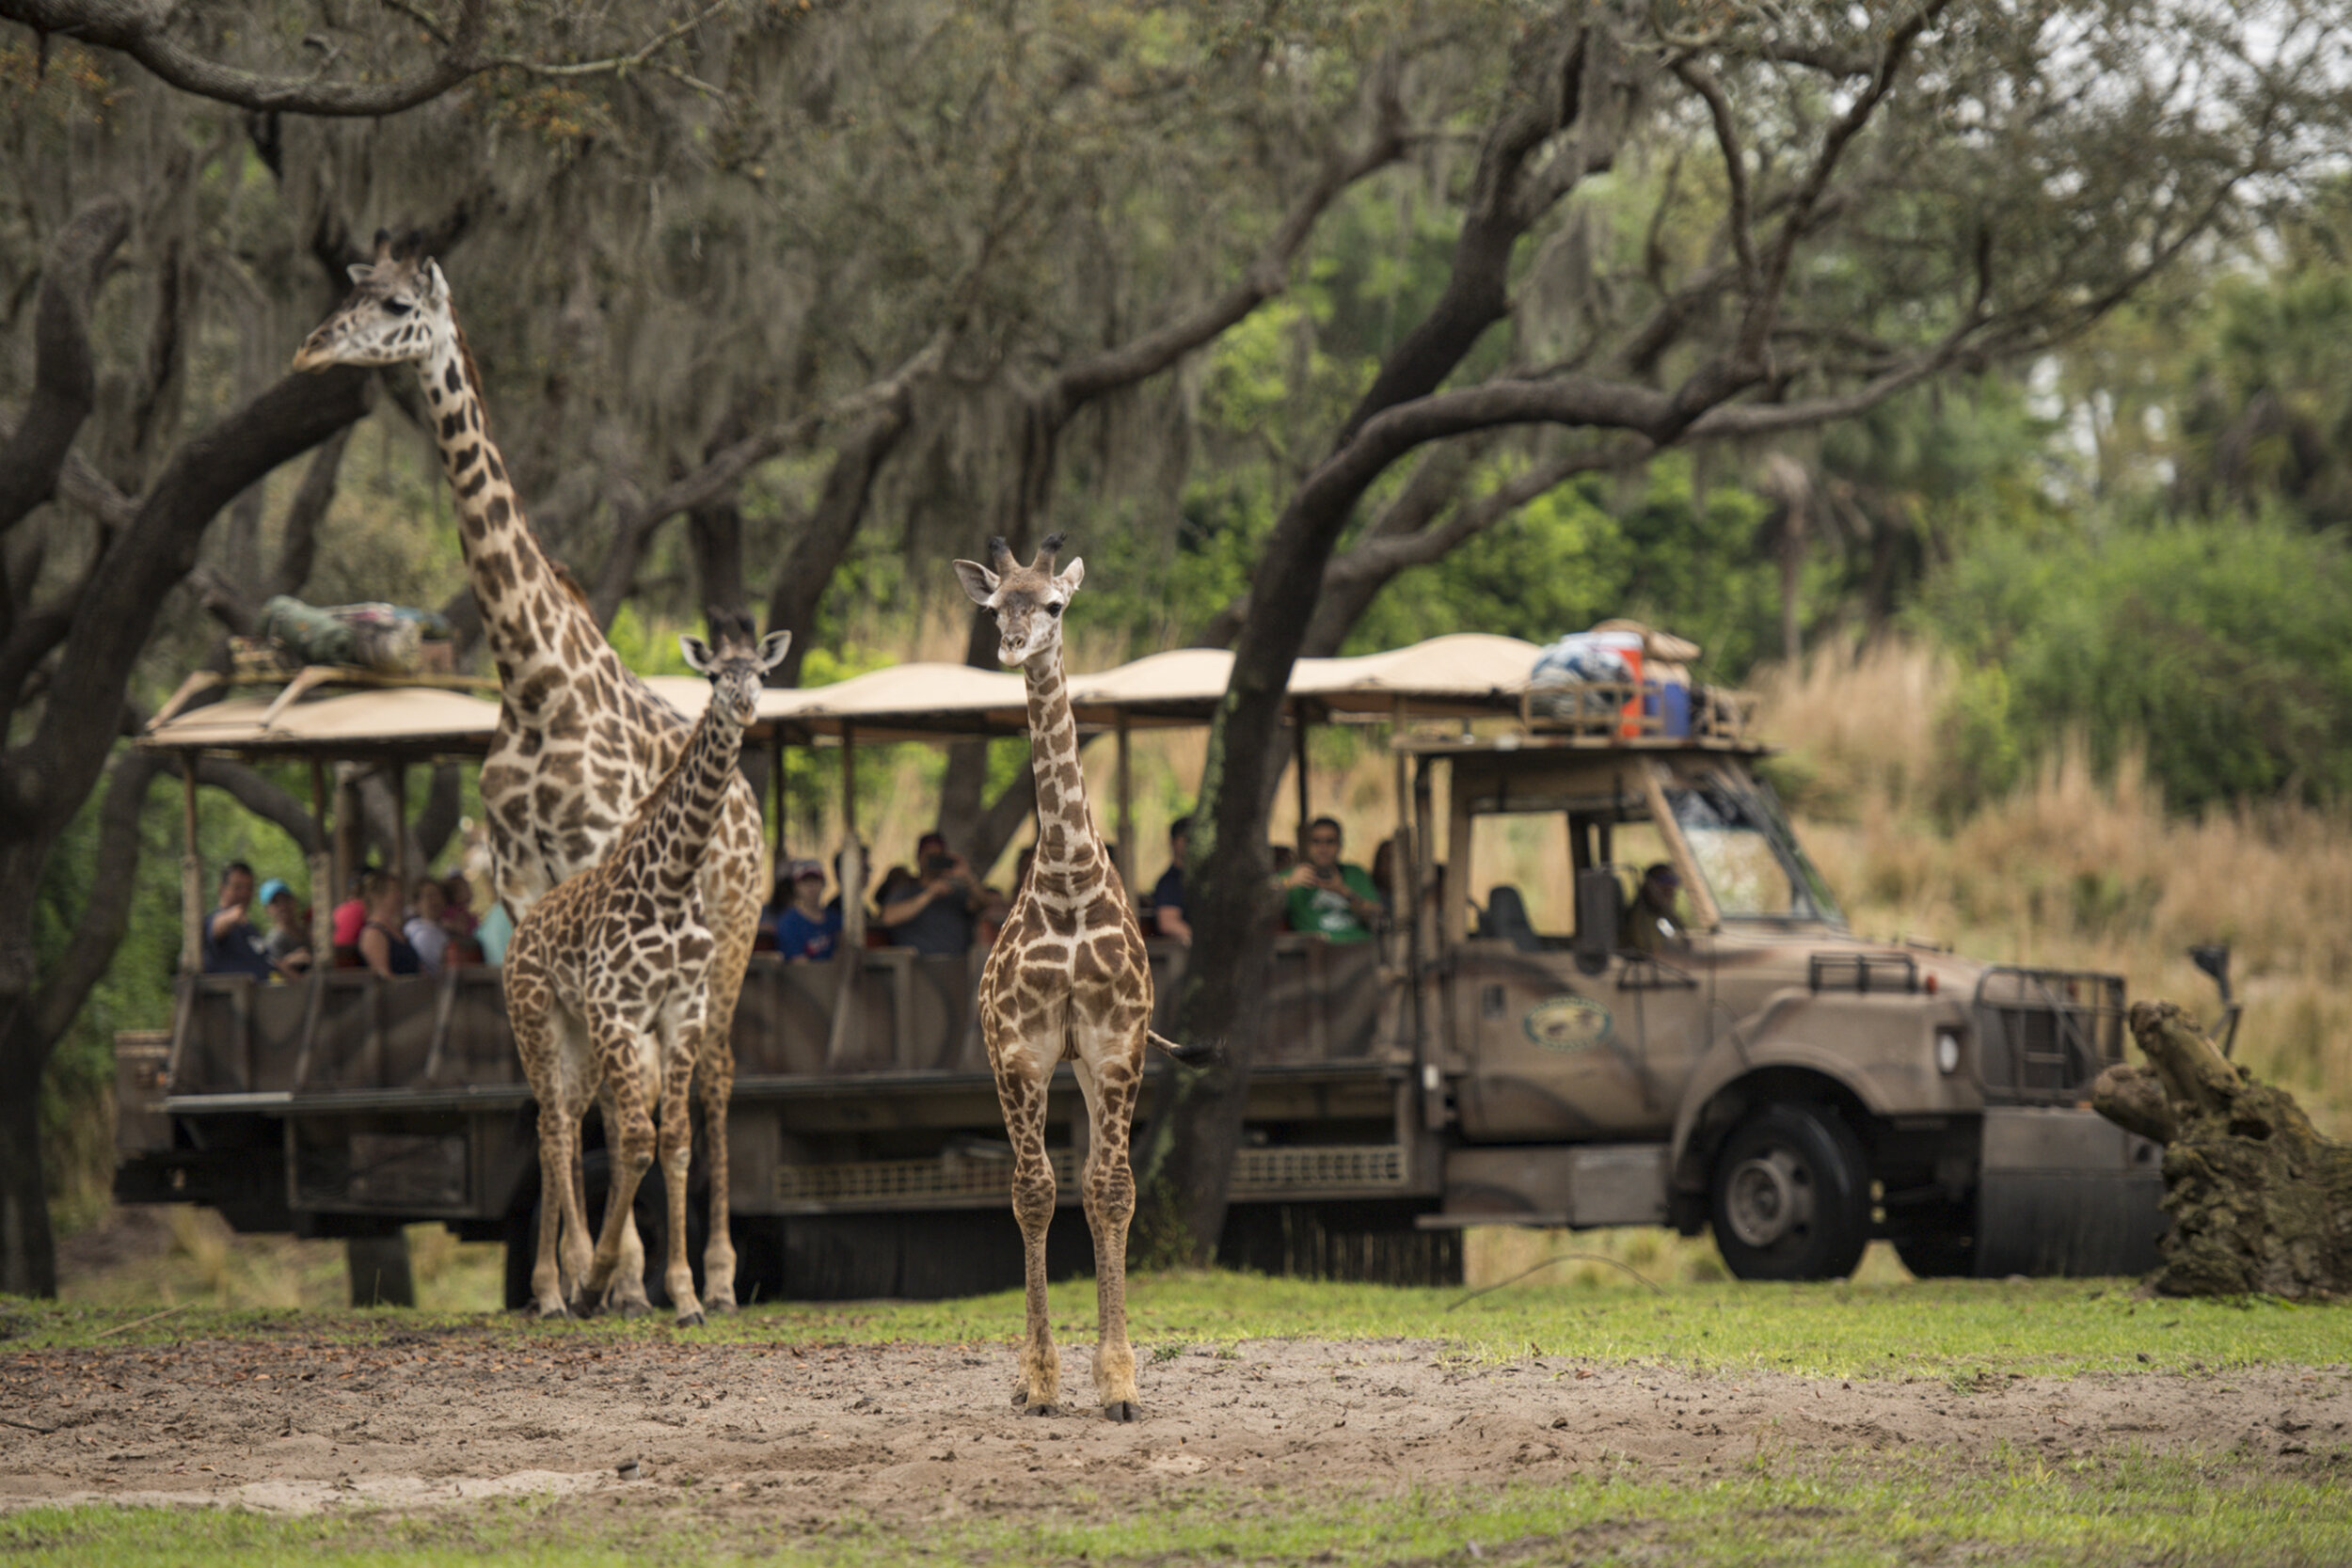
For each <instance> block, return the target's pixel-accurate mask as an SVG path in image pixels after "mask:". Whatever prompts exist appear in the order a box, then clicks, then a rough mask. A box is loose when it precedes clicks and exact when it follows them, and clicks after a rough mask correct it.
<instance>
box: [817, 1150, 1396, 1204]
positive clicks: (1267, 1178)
mask: <svg viewBox="0 0 2352 1568" xmlns="http://www.w3.org/2000/svg"><path fill="white" fill-rule="evenodd" d="M1047 1158H1048V1159H1049V1160H1050V1161H1051V1162H1052V1164H1053V1166H1054V1185H1055V1187H1056V1188H1057V1189H1058V1190H1059V1192H1060V1193H1061V1194H1062V1195H1063V1196H1075V1195H1076V1192H1077V1185H1078V1156H1077V1154H1076V1152H1075V1151H1074V1150H1072V1149H1067V1148H1058V1149H1055V1150H1052V1151H1051V1152H1050V1153H1049V1154H1048V1155H1047ZM1405 1177H1406V1167H1405V1149H1404V1147H1403V1146H1402V1145H1399V1144H1332V1145H1308V1146H1303V1147H1291V1148H1245V1149H1243V1150H1241V1151H1240V1152H1239V1153H1237V1154H1235V1155H1234V1156H1233V1186H1232V1195H1233V1196H1235V1197H1237V1198H1238V1197H1256V1198H1274V1197H1286V1196H1306V1195H1308V1194H1311V1193H1314V1192H1318V1191H1321V1190H1325V1189H1332V1188H1342V1189H1347V1190H1350V1191H1357V1190H1360V1189H1364V1188H1381V1187H1402V1186H1403V1185H1404V1184H1405ZM1011 1196H1012V1160H1011V1158H1010V1157H1009V1155H1008V1156H1006V1157H1005V1158H1001V1159H997V1158H991V1157H989V1156H987V1155H972V1154H964V1153H959V1154H950V1155H945V1156H942V1157H941V1158H939V1159H935V1160H866V1161H862V1162H857V1163H852V1164H826V1165H780V1166H778V1167H777V1169H776V1201H777V1202H779V1203H782V1204H785V1205H787V1206H791V1207H798V1206H802V1205H807V1204H823V1205H826V1206H828V1207H836V1206H837V1207H855V1208H882V1209H886V1208H897V1207H901V1206H904V1205H906V1204H908V1203H910V1202H912V1201H917V1200H919V1201H921V1202H923V1203H927V1204H928V1203H941V1202H946V1203H964V1202H971V1201H975V1200H986V1199H994V1200H997V1201H1000V1202H1009V1201H1010V1200H1011Z"/></svg>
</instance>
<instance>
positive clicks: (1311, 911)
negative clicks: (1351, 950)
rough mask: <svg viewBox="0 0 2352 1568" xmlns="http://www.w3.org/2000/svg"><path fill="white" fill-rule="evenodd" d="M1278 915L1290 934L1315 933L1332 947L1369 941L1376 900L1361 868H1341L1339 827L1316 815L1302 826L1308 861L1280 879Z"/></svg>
mask: <svg viewBox="0 0 2352 1568" xmlns="http://www.w3.org/2000/svg"><path fill="white" fill-rule="evenodd" d="M1282 887H1283V889H1284V899H1283V911H1284V913H1285V914H1286V915H1287V917H1288V923H1289V926H1290V928H1291V929H1292V930H1294V931H1319V932H1321V933H1322V934H1323V936H1324V937H1325V939H1326V940H1327V941H1331V942H1370V941H1371V940H1372V925H1373V922H1374V921H1375V920H1376V919H1378V918H1379V916H1380V895H1379V892H1378V890H1377V889H1375V887H1374V886H1373V885H1372V876H1371V874H1370V873H1369V872H1367V871H1366V870H1365V869H1364V868H1363V867H1362V866H1360V865H1343V864H1342V863H1340V824H1339V821H1338V819H1337V818H1334V817H1329V816H1318V817H1316V818H1315V819H1314V820H1313V821H1312V822H1311V823H1309V824H1308V826H1307V858H1306V859H1304V860H1302V861H1300V862H1299V863H1297V864H1296V865H1295V866H1293V867H1291V873H1290V875H1289V876H1287V877H1285V878H1283V879H1282Z"/></svg>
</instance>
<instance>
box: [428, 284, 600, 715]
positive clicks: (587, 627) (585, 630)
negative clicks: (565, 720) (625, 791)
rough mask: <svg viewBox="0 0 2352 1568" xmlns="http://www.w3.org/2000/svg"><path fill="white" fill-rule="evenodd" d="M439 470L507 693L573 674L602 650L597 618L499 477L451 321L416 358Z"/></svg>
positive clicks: (477, 389) (461, 336) (499, 464)
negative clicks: (534, 677) (532, 679)
mask: <svg viewBox="0 0 2352 1568" xmlns="http://www.w3.org/2000/svg"><path fill="white" fill-rule="evenodd" d="M417 376H418V379H419V380H420V381H421V383H422V384H423V388H424V398H425V405H426V407H427V408H429V409H430V410H431V412H432V417H433V438H434V441H435V443H436V444H437V446H438V447H439V448H440V452H441V467H442V470H443V471H444V472H445V473H447V474H448V475H449V486H450V489H451V491H452V492H453V494H454V496H455V497H456V501H457V522H458V529H457V532H458V539H459V541H460V544H461V546H462V547H463V549H464V550H465V555H466V571H467V574H468V576H469V578H470V580H471V582H472V584H473V594H474V600H475V602H476V603H478V604H479V605H480V606H481V607H482V623H483V636H484V639H485V641H486V642H487V643H488V645H489V649H490V657H491V658H492V659H493V660H495V661H496V663H497V665H498V671H499V678H500V680H501V683H502V684H503V685H504V686H505V687H506V688H507V689H509V690H512V689H514V688H515V687H516V684H517V683H518V682H519V681H520V680H521V679H522V678H523V677H524V676H525V675H527V674H531V673H541V672H544V671H548V670H554V671H557V672H559V673H566V674H568V673H580V670H581V669H582V667H584V666H585V665H587V664H588V663H589V662H590V661H591V660H592V659H593V658H594V657H595V654H594V652H593V650H602V651H604V652H606V653H607V654H609V653H610V649H609V648H607V646H606V643H605V641H604V634H603V632H602V631H601V630H599V629H598V628H597V626H596V618H595V617H594V616H592V615H590V614H589V613H588V610H587V608H586V607H585V606H584V605H582V604H581V603H580V600H579V599H578V598H577V597H576V596H575V594H574V593H573V591H572V590H571V588H570V587H569V586H568V585H567V584H565V583H564V581H563V579H562V578H560V577H559V576H558V575H557V572H556V568H555V563H554V562H551V561H549V560H548V554H547V551H545V550H544V549H542V548H540V546H539V539H538V535H536V534H535V533H533V532H532V530H531V525H530V524H529V523H528V522H527V521H526V520H525V519H524V517H523V509H522V502H521V501H520V499H517V498H516V494H515V486H514V484H513V483H511V482H509V480H508V479H507V477H506V463H505V460H504V459H503V458H501V456H500V455H499V450H498V448H497V447H496V446H495V445H494V444H492V442H491V440H490V432H489V421H488V420H487V419H486V418H485V412H484V408H483V402H482V386H481V382H480V379H479V378H478V377H477V376H476V375H475V373H474V367H473V355H472V354H471V353H470V352H469V350H468V349H467V347H466V335H465V333H464V331H463V330H462V329H460V328H459V326H458V325H457V322H456V318H455V317H451V318H450V320H449V327H448V330H447V331H446V332H443V333H437V334H436V335H435V337H434V341H433V351H432V353H431V354H430V355H429V356H426V357H425V358H423V359H421V360H419V361H418V362H417Z"/></svg>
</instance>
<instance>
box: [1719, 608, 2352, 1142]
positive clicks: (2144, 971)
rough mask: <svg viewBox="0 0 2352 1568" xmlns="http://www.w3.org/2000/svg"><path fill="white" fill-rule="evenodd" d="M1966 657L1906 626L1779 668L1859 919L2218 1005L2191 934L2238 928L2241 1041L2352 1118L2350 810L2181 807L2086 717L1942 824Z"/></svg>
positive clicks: (1793, 800)
mask: <svg viewBox="0 0 2352 1568" xmlns="http://www.w3.org/2000/svg"><path fill="white" fill-rule="evenodd" d="M1954 679H1955V674H1954V672H1953V670H1952V669H1951V667H1950V665H1949V664H1948V663H1947V661H1946V660H1944V659H1943V658H1942V657H1940V656H1938V655H1937V654H1935V653H1933V652H1932V651H1930V650H1928V649H1924V648H1921V647H1917V646H1915V645H1911V644H1907V643H1900V642H1891V643H1886V644H1883V645H1881V646H1880V647H1878V648H1877V649H1875V650H1872V651H1870V652H1867V653H1865V654H1863V655H1860V656H1858V657H1857V656H1853V655H1850V654H1844V653H1829V654H1824V655H1822V656H1820V657H1815V658H1813V659H1811V660H1809V661H1807V663H1806V664H1805V665H1804V668H1803V669H1801V670H1798V671H1793V672H1792V671H1776V672H1772V673H1769V674H1768V675H1767V676H1766V678H1765V679H1764V680H1763V681H1761V682H1760V683H1759V684H1760V686H1761V688H1762V690H1763V692H1764V696H1765V707H1764V714H1763V719H1764V733H1765V734H1766V735H1767V736H1769V737H1770V738H1771V739H1772V740H1773V741H1774V742H1776V743H1777V744H1779V745H1782V746H1784V747H1786V748H1787V749H1788V751H1787V754H1786V760H1785V762H1784V763H1783V764H1782V765H1781V766H1780V767H1779V768H1777V769H1776V771H1777V772H1778V773H1779V774H1780V776H1781V778H1782V779H1783V788H1784V793H1785V794H1787V795H1788V797H1789V798H1790V806H1791V811H1792V815H1794V816H1796V817H1797V819H1798V824H1799V827H1800V829H1801V831H1802V832H1803V834H1804V839H1805V842H1806V844H1807V845H1808V846H1809V847H1810V848H1811V850H1812V853H1813V856H1814V858H1815V860H1816V861H1818V862H1819V863H1820V867H1821V870H1822V871H1823V873H1824V874H1825V875H1826V876H1827V877H1828V879H1829V881H1830V885H1831V886H1832V887H1833V888H1835V889H1836V891H1837V893H1838V895H1839V896H1840V897H1841V898H1842V899H1843V900H1844V902H1845V906H1846V912H1847V915H1848V918H1849V919H1851V921H1852V923H1853V926H1854V928H1855V929H1856V930H1858V931H1863V932H1867V933H1870V934H1876V935H1886V936H1910V937H1918V938H1926V939H1930V940H1933V941H1937V942H1946V943H1947V944H1949V945H1951V946H1953V947H1956V948H1957V949H1959V950H1960V951H1961V952H1963V953H1967V954H1971V955H1975V956H1978V957H1982V958H1997V959H2001V960H2004V961H2008V962H2030V963H2035V964H2042V965H2057V966H2064V967H2074V968H2086V969H2100V970H2107V971H2112V972H2114V973H2118V974H2122V975H2123V976H2125V978H2126V980H2127V982H2128V984H2129V987H2130V991H2131V994H2132V995H2133V996H2135V997H2151V996H2160V997H2167V998H2169V999H2171V1000H2173V1001H2176V1002H2179V1003H2180V1004H2181V1005H2182V1006H2185V1007H2186V1008H2188V1009H2189V1010H2190V1011H2191V1012H2193V1013H2196V1014H2198V1015H2200V1016H2202V1017H2212V1016H2213V1015H2215V1014H2216V1013H2217V1012H2218V1010H2219V1007H2218V999H2217V995H2216V993H2215V990H2214V988H2213V984H2212V982H2211V981H2209V980H2207V979H2206V978H2205V977H2204V976H2203V975H2202V974H2200V973H2199V972H2198V971H2197V969H2196V968H2195V967H2194V966H2193V965H2192V964H2191V963H2190V962H2189V960H2188V957H2187V949H2188V948H2189V947H2190V946H2191V945H2192V944H2194V943H2198V942H2228V943H2229V944H2230V945H2231V948H2232V952H2233V965H2232V975H2233V979H2234V980H2235V981H2236V983H2237V987H2238V991H2239V995H2240V997H2241V999H2242V1000H2243V1001H2244V1002H2245V1004H2246V1018H2245V1022H2244V1023H2243V1024H2242V1025H2241V1026H2240V1029H2239V1034H2238V1057H2239V1059H2240V1060H2242V1061H2244V1062H2246V1063H2247V1064H2248V1065H2249V1067H2251V1068H2252V1069H2253V1070H2254V1071H2256V1072H2257V1073H2260V1074H2262V1075H2263V1076H2265V1077H2267V1078H2271V1079H2273V1080H2275V1081H2276V1082H2278V1083H2280V1085H2284V1086H2285V1087H2287V1088H2289V1089H2290V1090H2292V1091H2293V1092H2295V1093H2296V1094H2297V1095H2298V1096H2300V1097H2302V1099H2303V1100H2304V1101H2305V1103H2306V1105H2307V1106H2308V1107H2309V1108H2310V1109H2311V1110H2312V1114H2313V1116H2314V1117H2315V1118H2317V1119H2319V1120H2320V1121H2321V1122H2322V1123H2323V1124H2328V1125H2329V1126H2331V1128H2332V1129H2334V1130H2338V1131H2341V1130H2344V1128H2345V1127H2346V1126H2347V1125H2348V1124H2352V816H2347V815H2346V814H2345V813H2344V812H2343V811H2341V810H2337V811H2325V810H2319V809H2314V808H2312V807H2308V806H2304V805H2301V804H2299V803H2295V802H2263V803H2257V804H2241V805H2238V806H2236V807H2233V808H2229V809H2223V810H2214V811H2208V812H2206V813H2205V814H2203V815H2202V816H2195V817H2185V816H2179V815H2176V814H2172V813H2169V812H2168V811H2167V810H2166V809H2165V804H2164V800H2163V798H2162V795H2161V793H2160V792H2159V791H2158V790H2157V789H2156V787H2155V786H2154V784H2153V783H2151V782H2150V780H2149V779H2148V777H2147V775H2146V772H2145V770H2144V769H2143V768H2141V766H2140V765H2139V762H2138V760H2137V757H2136V756H2135V755H2134V754H2132V753H2131V752H2128V751H2127V752H2125V754H2124V758H2123V760H2122V763H2121V764H2120V765H2119V766H2117V767H2116V768H2114V769H2113V770H2112V771H2111V772H2109V773H2106V774H2104V775H2103V774H2101V773H2100V772H2099V771H2098V770H2096V769H2095V768H2092V766H2091V765H2090V761H2089V756H2090V747H2089V746H2088V745H2087V744H2085V743H2084V741H2083V740H2082V739H2081V738H2080V737H2076V738H2075V739H2074V740H2071V741H2069V742H2068V743H2066V744H2063V745H2061V746H2060V747H2058V749H2057V751H2056V752H2054V753H2052V754H2051V755H2049V756H2047V757H2045V758H2043V759H2042V763H2041V765H2040V767H2039V768H2036V769H2035V770H2034V771H2033V772H2032V774H2031V775H2030V777H2029V778H2028V780H2027V781H2026V783H2025V784H2021V785H2020V786H2019V787H2018V788H2017V789H2015V790H2014V791H2013V792H2011V793H2010V794H2008V795H2007V796H2005V797H2003V798H2000V799H1997V800H1993V801H1991V802H1989V803H1985V804H1982V805H1979V806H1978V807H1977V808H1976V809H1975V810H1973V811H1971V812H1969V813H1967V814H1966V815H1965V816H1963V817H1961V819H1959V820H1958V821H1957V822H1954V823H1951V824H1950V825H1948V826H1944V825H1940V814H1939V813H1938V812H1937V811H1936V810H1934V809H1933V807H1932V802H1934V801H1935V800H1938V799H1941V798H1946V797H1947V790H1946V789H1945V787H1944V786H1945V785H1946V784H1947V781H1948V779H1949V778H1950V777H1951V776H1952V774H1953V772H1954V771H1955V770H1956V769H1958V768H1961V767H1962V766H1963V764H1964V762H1965V759H1964V758H1961V757H1958V756H1955V755H1954V754H1953V751H1952V748H1953V747H1954V745H1955V744H1956V742H1955V741H1954V740H1953V738H1952V737H1953V736H1954V734H1955V733H1956V732H1955V730H1954V728H1953V727H1952V726H1949V725H1947V723H1945V722H1944V719H1945V716H1946V715H1947V712H1948V709H1949V700H1950V696H1951V692H1952V688H1953V683H1954Z"/></svg>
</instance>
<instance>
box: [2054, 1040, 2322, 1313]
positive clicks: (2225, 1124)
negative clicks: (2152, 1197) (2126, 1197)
mask: <svg viewBox="0 0 2352 1568" xmlns="http://www.w3.org/2000/svg"><path fill="white" fill-rule="evenodd" d="M2131 1022H2132V1035H2133V1037H2134V1038H2136V1039H2137V1041H2138V1042H2139V1049H2140V1051H2141V1052H2142V1053H2144V1054H2145V1055H2146V1056H2147V1058H2148V1063H2149V1065H2148V1066H2147V1067H2144V1068H2141V1067H2127V1066H2121V1065H2119V1066H2116V1067H2111V1068H2109V1069H2106V1071H2105V1072H2103V1073H2101V1074H2100V1075H2099V1079H2098V1082H2097V1083H2096V1084H2094V1085H2091V1105H2092V1107H2093V1108H2094V1109H2095V1110H2097V1111H2098V1113H2099V1114H2100V1115H2101V1116H2103V1117H2106V1118H2107V1119H2108V1120H2109V1121H2112V1122H2114V1123H2115V1124H2116V1125H2117V1126H2119V1127H2122V1128H2124V1129H2126V1130H2127V1131H2129V1132H2136V1133H2137V1134H2139V1135H2140V1136H2141V1137H2144V1138H2153V1139H2155V1140H2157V1141H2159V1142H2161V1143H2162V1144H2163V1145H2164V1146H2165V1148H2164V1208H2165V1212H2167V1213H2169V1214H2170V1215H2171V1216H2172V1225H2171V1227H2170V1228H2169V1230H2167V1231H2166V1232H2165V1235H2164V1237H2163V1239H2162V1240H2161V1241H2159V1242H2158V1243H2157V1250H2158V1252H2159V1253H2160V1254H2161V1255H2162V1256H2163V1259H2164V1262H2163V1266H2162V1267H2160V1268H2159V1269H2158V1270H2157V1271H2156V1273H2155V1275H2153V1278H2152V1279H2151V1280H2150V1284H2152V1285H2153V1287H2154V1288H2155V1290H2156V1291H2158V1292H2160V1293H2161V1294H2164V1295H2173V1296H2212V1295H2245V1294H2248V1293H2251V1292H2260V1293H2263V1294H2267V1295H2277V1296H2292V1297H2303V1298H2314V1297H2316V1298H2325V1297H2352V1144H2344V1143H2338V1142H2337V1141H2335V1140H2334V1139H2332V1138H2328V1137H2325V1136H2323V1135H2321V1133H2320V1132H2318V1131H2317V1130H2316V1129H2315V1128H2313V1127H2312V1123H2311V1118H2310V1117H2307V1116H2305V1115H2304V1114H2303V1109H2302V1107H2301V1106H2299V1105H2297V1104H2296V1102H2295V1100H2294V1097H2293V1096H2291V1095H2289V1094H2287V1093H2286V1092H2285V1091H2284V1090H2282V1089H2280V1088H2278V1087H2276V1086H2275V1085H2269V1084H2265V1083H2263V1082H2261V1081H2260V1080H2258V1079H2256V1078H2255V1077H2254V1076H2253V1075H2252V1074H2251V1073H2249V1072H2248V1071H2247V1070H2246V1069H2243V1068H2241V1067H2238V1066H2236V1065H2234V1064H2233V1063H2232V1062H2230V1061H2229V1060H2228V1059H2227V1058H2225V1057H2224V1056H2223V1055H2222V1054H2221V1053H2220V1052H2219V1051H2218V1050H2217V1049H2216V1048H2215V1046H2214V1043H2213V1041H2211V1040H2209V1039H2207V1038H2206V1037H2205V1036H2204V1034H2203V1032H2202V1031H2201V1030H2200V1029H2199V1028H2198V1027H2197V1025H2196V1024H2195V1023H2194V1022H2191V1021H2190V1020H2189V1018H2188V1016H2187V1015H2186V1014H2185V1013H2184V1012H2182V1011H2181V1009H2180V1008H2179V1007H2177V1006H2173V1005H2172V1004H2171V1003H2169V1002H2139V1003H2135V1004H2134V1005H2133V1006H2132V1015H2131Z"/></svg>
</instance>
